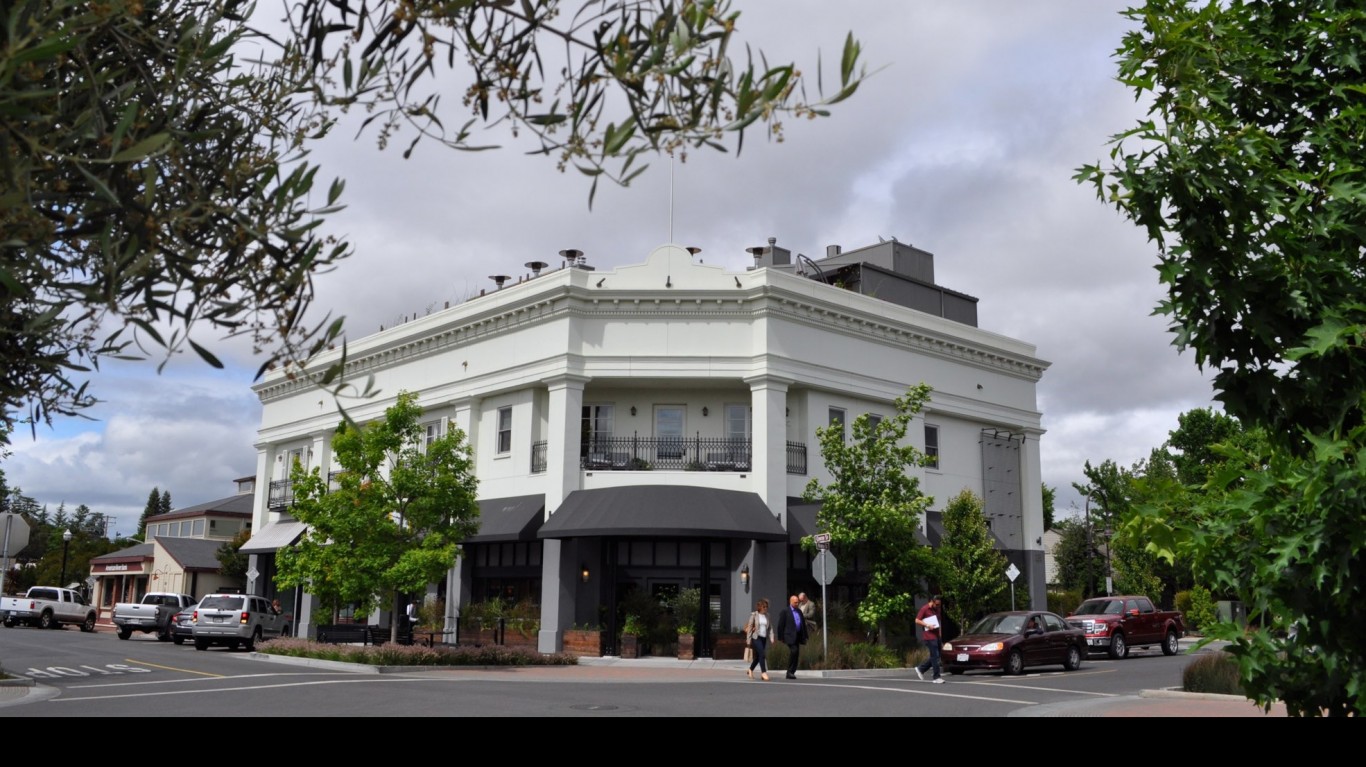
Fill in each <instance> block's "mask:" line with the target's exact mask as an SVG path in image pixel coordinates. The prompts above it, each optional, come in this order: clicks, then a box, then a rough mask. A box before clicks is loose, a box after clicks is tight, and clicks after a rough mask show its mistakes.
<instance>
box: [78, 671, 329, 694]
mask: <svg viewBox="0 0 1366 767" xmlns="http://www.w3.org/2000/svg"><path fill="white" fill-rule="evenodd" d="M323 675H324V674H323V672H318V673H309V672H304V671H300V672H298V673H292V674H239V675H235V676H226V675H223V674H205V676H211V677H213V678H215V679H275V678H278V677H282V676H323ZM194 681H198V680H196V679H154V680H153V679H149V680H147V681H146V682H106V683H104V684H73V685H70V686H68V687H66V688H64V689H67V690H90V689H95V690H102V689H107V688H110V687H147V686H148V685H165V684H185V683H186V682H194Z"/></svg>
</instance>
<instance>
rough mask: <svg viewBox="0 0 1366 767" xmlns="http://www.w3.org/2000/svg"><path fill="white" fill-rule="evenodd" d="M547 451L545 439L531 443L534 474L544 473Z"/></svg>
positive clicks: (532, 470) (532, 471)
mask: <svg viewBox="0 0 1366 767" xmlns="http://www.w3.org/2000/svg"><path fill="white" fill-rule="evenodd" d="M545 451H546V443H545V442H544V441H541V442H532V443H531V473H532V474H543V473H544V472H545V468H546V466H545Z"/></svg>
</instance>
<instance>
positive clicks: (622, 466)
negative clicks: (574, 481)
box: [533, 435, 806, 474]
mask: <svg viewBox="0 0 1366 767" xmlns="http://www.w3.org/2000/svg"><path fill="white" fill-rule="evenodd" d="M579 468H581V469H584V470H585V471H733V472H734V471H738V472H748V471H752V470H753V452H752V447H751V443H750V440H748V439H734V438H729V437H703V436H701V435H697V436H694V437H641V436H638V435H637V436H630V437H601V438H595V439H592V440H587V441H584V442H583V443H582V444H580V446H579ZM533 471H534V468H533ZM787 473H788V474H805V473H806V445H803V444H801V443H798V442H788V443H787Z"/></svg>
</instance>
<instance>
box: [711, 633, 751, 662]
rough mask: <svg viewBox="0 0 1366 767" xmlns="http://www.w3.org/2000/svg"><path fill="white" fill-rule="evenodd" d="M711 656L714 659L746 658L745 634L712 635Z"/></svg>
mask: <svg viewBox="0 0 1366 767" xmlns="http://www.w3.org/2000/svg"><path fill="white" fill-rule="evenodd" d="M711 657H712V659H714V660H742V659H744V657H745V635H744V634H717V635H716V636H714V637H712V647H711Z"/></svg>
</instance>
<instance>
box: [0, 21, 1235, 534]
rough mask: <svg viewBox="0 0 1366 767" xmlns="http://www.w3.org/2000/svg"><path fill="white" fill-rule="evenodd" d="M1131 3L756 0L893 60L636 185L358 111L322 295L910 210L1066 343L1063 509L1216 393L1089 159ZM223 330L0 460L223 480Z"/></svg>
mask: <svg viewBox="0 0 1366 767" xmlns="http://www.w3.org/2000/svg"><path fill="white" fill-rule="evenodd" d="M1124 7H1125V4H1122V3H1109V2H1093V1H1092V0H1087V1H1086V2H1082V1H1081V0H1071V1H1070V2H1057V3H1046V4H1037V3H1035V4H1020V3H991V4H964V3H934V4H931V3H907V2H903V1H900V0H898V1H893V0H884V1H882V2H860V3H829V2H814V1H810V2H808V1H806V0H802V1H800V2H797V1H792V0H789V1H788V2H783V3H756V4H744V5H743V6H742V7H741V8H740V10H741V11H742V16H741V24H740V29H741V31H742V33H744V34H746V35H748V39H749V40H750V41H752V42H753V43H754V44H755V45H756V46H757V47H762V48H763V49H764V50H765V51H766V52H767V53H768V54H769V61H779V60H787V59H795V60H796V62H797V64H798V65H799V68H801V69H803V71H805V72H807V73H808V74H811V73H814V71H815V63H816V59H815V51H816V49H817V47H819V48H820V49H821V52H822V54H823V59H824V63H825V65H826V66H825V83H826V86H827V88H829V87H830V86H831V85H832V84H833V83H834V79H833V74H834V72H835V70H834V69H833V66H834V65H836V64H837V62H838V54H839V49H840V45H841V44H842V43H843V40H844V36H845V33H846V32H847V31H848V30H853V31H854V33H855V35H856V36H857V37H859V38H860V39H861V41H862V42H863V49H864V54H865V56H866V59H867V62H868V64H869V66H870V67H871V68H877V67H884V68H882V69H881V71H879V72H878V73H877V74H876V75H875V76H874V77H872V78H871V79H870V80H868V82H867V83H865V85H864V86H863V87H862V88H861V89H860V91H859V93H858V94H857V95H856V96H855V97H854V98H852V99H851V100H849V101H847V102H845V103H843V104H840V105H837V106H836V107H834V108H833V110H832V111H833V116H832V117H831V118H829V119H825V120H818V121H815V122H806V121H797V120H789V121H788V124H787V125H786V126H785V140H784V141H783V142H782V143H777V142H773V141H769V140H767V139H765V137H764V136H763V134H762V132H761V131H751V132H750V133H749V134H748V135H747V136H746V139H745V145H744V148H743V151H742V152H740V153H739V155H738V156H736V154H735V153H734V152H732V153H729V154H719V153H715V152H710V151H705V150H699V151H693V152H690V153H689V154H688V157H687V159H686V161H683V160H682V159H681V158H680V159H678V160H675V161H673V162H672V173H671V162H670V160H669V159H668V158H664V157H661V158H655V159H654V160H653V161H652V163H651V169H650V170H649V171H648V172H647V173H646V174H645V175H644V176H642V177H640V178H638V179H637V180H636V182H634V183H633V184H632V186H631V188H629V189H620V188H616V187H613V186H610V185H607V186H602V187H600V188H599V190H598V193H597V197H596V200H595V202H594V205H593V209H592V210H591V212H590V210H589V209H588V204H587V202H588V181H587V179H586V178H585V177H583V176H581V175H580V174H578V173H577V172H574V171H569V172H567V173H559V172H557V171H556V170H555V167H554V160H553V159H550V158H546V157H539V156H528V155H526V154H524V152H525V151H526V150H527V149H530V148H532V147H531V145H529V144H528V143H527V142H526V141H524V140H523V141H515V140H511V139H509V138H508V137H507V136H506V135H505V134H502V133H494V134H492V135H491V136H490V137H489V138H490V140H493V141H498V142H500V143H503V144H505V145H506V146H505V148H504V149H503V150H500V151H492V152H482V153H460V152H453V151H450V150H446V149H443V148H441V147H439V146H437V145H436V144H432V143H424V144H421V145H419V147H418V149H417V150H416V151H415V152H414V154H413V157H412V159H410V160H407V161H405V160H403V159H402V157H401V149H400V148H397V147H401V146H405V145H406V143H407V140H406V138H404V137H400V139H398V140H397V141H395V142H394V146H395V147H396V148H391V149H389V150H387V151H385V152H379V151H377V150H376V149H375V146H374V141H373V136H365V137H362V138H360V139H354V138H353V135H354V130H355V124H354V123H351V124H348V125H346V126H343V127H341V128H340V129H339V130H338V131H337V132H336V133H334V134H333V135H332V136H330V137H329V138H328V140H327V141H325V142H324V143H323V144H322V145H320V146H319V147H318V148H317V150H316V152H315V154H314V156H313V158H312V159H313V160H315V161H317V162H320V163H321V164H322V165H323V169H322V172H321V174H320V176H322V177H328V178H330V177H331V176H333V175H340V176H343V177H345V178H346V180H347V189H346V194H345V196H344V198H343V202H344V203H345V204H346V205H347V206H348V207H347V210H346V211H345V212H344V213H342V214H341V215H339V216H337V217H336V218H335V220H334V221H332V222H331V229H332V231H335V232H336V233H338V234H340V235H343V236H345V237H347V238H349V239H350V240H351V241H352V242H353V243H354V244H355V246H356V251H357V253H356V256H355V258H354V259H352V260H350V261H349V262H346V263H343V264H342V265H341V267H340V268H339V269H338V270H336V271H335V272H334V273H331V274H326V275H322V276H320V277H319V279H318V281H317V285H318V291H319V301H318V303H317V306H316V307H315V308H316V309H317V311H316V313H315V315H314V316H315V318H320V317H321V316H322V315H323V314H324V313H326V312H327V311H332V312H334V313H337V314H344V315H346V316H347V318H348V321H347V327H348V328H349V333H350V335H351V336H352V337H359V336H363V335H368V334H369V333H372V332H374V331H375V330H377V329H378V328H379V327H380V326H381V325H384V326H390V325H392V324H394V323H395V322H397V321H401V320H402V319H403V318H404V317H411V316H413V315H414V314H423V313H426V312H427V311H428V310H429V309H437V308H440V307H441V306H444V305H445V302H447V301H449V302H450V303H452V304H454V303H458V302H460V301H462V300H464V299H466V298H468V297H470V296H472V295H477V294H478V292H479V291H480V290H481V289H491V288H492V287H493V283H492V282H491V281H490V280H489V279H488V277H489V275H493V274H509V275H513V276H517V275H521V274H525V273H527V271H528V270H527V269H526V268H525V267H524V266H523V264H525V263H526V262H528V261H532V260H541V261H547V262H551V263H552V264H554V265H556V266H558V265H559V261H560V258H559V256H558V251H560V250H561V249H564V248H577V249H580V250H582V251H584V252H585V253H586V254H587V256H588V259H589V262H590V263H591V264H596V265H598V266H600V267H603V268H611V267H614V266H618V265H622V264H627V263H636V262H639V261H640V260H642V259H643V257H644V256H645V254H646V253H648V252H649V251H650V250H651V249H652V248H654V247H655V246H657V245H660V244H662V243H664V242H666V241H667V240H669V239H670V228H671V226H672V232H673V236H672V239H673V240H674V241H676V242H679V243H681V244H687V245H694V246H698V247H701V248H702V249H703V252H702V258H703V260H704V261H706V262H707V263H711V264H721V265H725V266H728V267H731V268H735V269H741V268H744V267H745V266H747V265H749V264H750V263H751V261H750V258H749V256H748V254H746V253H745V252H744V249H745V248H746V247H748V246H751V245H758V244H762V243H763V242H764V241H765V240H766V239H767V238H768V237H770V236H774V237H777V238H778V241H779V243H780V244H781V245H784V246H785V247H789V248H792V249H793V250H795V251H798V252H803V253H806V254H808V255H813V256H815V255H820V254H822V253H823V252H824V248H825V246H826V245H829V244H841V245H843V246H845V247H846V248H852V247H857V246H860V245H864V244H868V243H871V242H876V240H877V237H878V236H883V237H891V236H895V237H897V238H898V239H900V240H901V241H903V242H911V243H914V244H915V245H917V246H919V247H922V248H925V249H926V250H929V251H931V252H933V253H935V254H936V272H937V277H938V281H939V282H940V283H942V284H944V285H947V286H948V287H951V288H953V289H955V290H959V291H962V292H964V293H968V294H970V295H973V296H976V297H978V298H979V299H980V301H981V303H980V306H979V314H980V318H981V325H982V327H984V328H985V329H987V330H991V331H994V332H998V333H1002V334H1005V335H1010V336H1014V337H1018V338H1021V339H1023V340H1026V341H1028V342H1030V343H1033V344H1035V345H1036V346H1037V348H1038V352H1039V356H1041V357H1043V358H1044V359H1047V360H1049V361H1051V362H1052V367H1051V368H1050V369H1049V370H1048V371H1047V373H1046V374H1045V375H1044V378H1043V380H1042V382H1041V384H1040V386H1039V405H1040V408H1041V410H1042V411H1043V413H1044V423H1045V426H1046V428H1047V429H1048V430H1049V431H1048V433H1047V434H1046V435H1045V436H1044V439H1043V442H1042V444H1041V452H1042V456H1043V471H1044V481H1045V482H1046V483H1048V484H1050V485H1052V486H1055V487H1057V488H1059V505H1060V507H1061V508H1062V509H1064V510H1065V509H1066V508H1067V507H1068V505H1069V504H1070V503H1073V502H1076V501H1077V500H1078V499H1077V497H1076V496H1075V494H1074V493H1072V492H1071V490H1070V485H1071V483H1072V482H1073V481H1079V480H1081V479H1082V476H1081V467H1082V464H1083V462H1084V461H1086V460H1087V459H1090V460H1091V461H1092V462H1093V463H1095V462H1099V461H1101V460H1104V459H1106V458H1112V459H1114V460H1116V461H1118V462H1119V463H1121V464H1123V465H1129V464H1131V463H1132V462H1134V461H1136V460H1140V459H1142V458H1144V457H1146V455H1147V453H1148V451H1149V450H1150V449H1151V448H1152V447H1155V446H1157V445H1159V444H1161V442H1162V441H1163V440H1165V439H1166V436H1167V432H1168V431H1170V430H1171V429H1173V428H1175V426H1176V416H1177V414H1179V413H1180V412H1182V411H1184V410H1187V409H1190V408H1193V407H1202V406H1207V405H1208V404H1209V403H1210V388H1209V384H1208V380H1207V377H1206V376H1203V375H1201V373H1200V372H1199V371H1198V370H1197V369H1196V368H1195V365H1194V364H1193V361H1192V360H1191V359H1190V357H1189V355H1185V356H1180V355H1178V354H1177V352H1176V350H1175V349H1174V348H1173V347H1172V346H1171V337H1170V334H1169V333H1168V332H1167V330H1166V323H1165V322H1164V321H1163V320H1162V319H1161V318H1158V317H1152V316H1150V314H1151V312H1152V308H1153V306H1154V305H1155V304H1156V302H1157V300H1158V299H1159V297H1160V295H1161V291H1160V287H1159V286H1158V284H1157V281H1156V274H1155V272H1154V271H1153V269H1152V266H1153V264H1154V263H1155V256H1154V249H1153V247H1152V246H1151V245H1150V244H1149V243H1147V242H1146V241H1145V238H1144V236H1143V233H1142V232H1140V231H1139V230H1137V229H1136V228H1135V227H1133V226H1132V225H1130V224H1128V223H1126V222H1124V221H1123V220H1121V219H1120V218H1119V217H1118V215H1117V214H1116V213H1115V212H1114V211H1113V210H1112V209H1111V208H1109V207H1107V206H1105V205H1104V204H1102V203H1101V202H1099V201H1097V200H1096V198H1095V195H1094V192H1093V191H1092V190H1091V189H1089V188H1086V187H1082V186H1079V185H1077V184H1076V183H1075V182H1074V181H1073V180H1072V175H1073V174H1074V173H1075V171H1076V168H1077V167H1079V166H1081V165H1083V164H1086V163H1091V162H1096V161H1098V160H1099V159H1101V158H1103V157H1104V156H1105V155H1106V153H1107V151H1108V148H1107V147H1106V145H1105V142H1106V140H1107V139H1108V137H1109V136H1110V135H1112V134H1114V133H1118V132H1120V131H1122V130H1124V129H1126V128H1127V127H1129V126H1130V125H1132V124H1133V123H1134V122H1135V121H1136V120H1137V119H1138V118H1140V117H1141V116H1142V105H1140V104H1135V103H1134V100H1133V97H1132V95H1131V94H1130V93H1129V92H1128V91H1127V90H1126V89H1125V88H1124V87H1123V86H1121V85H1120V84H1118V83H1116V82H1115V81H1114V62H1113V60H1112V58H1111V54H1112V52H1113V51H1114V50H1115V48H1116V47H1117V46H1118V45H1119V42H1120V38H1121V35H1122V34H1123V32H1124V31H1125V29H1126V22H1125V21H1124V20H1123V19H1122V18H1121V17H1120V16H1119V11H1120V10H1122V9H1123V8H1124ZM447 101H448V102H449V103H451V104H454V103H455V101H456V99H453V98H450V97H449V95H448V98H447ZM459 117H460V116H459V115H454V114H453V115H452V116H450V117H449V118H448V122H455V121H457V118H459ZM732 148H733V146H732ZM319 202H320V201H319ZM226 348H227V354H226V355H225V358H227V359H231V360H232V361H233V362H234V363H235V365H237V366H239V367H237V368H235V369H234V370H233V371H231V372H229V373H228V374H225V375H223V376H211V375H209V374H207V373H206V372H205V371H203V370H200V369H199V368H198V367H195V366H193V365H192V364H182V362H181V361H177V364H176V365H175V366H173V370H175V371H176V372H175V376H176V377H174V378H171V377H169V376H163V377H162V378H155V377H151V376H148V375H147V374H146V372H145V371H144V372H143V374H142V375H141V376H139V377H130V378H128V379H127V381H126V382H125V381H123V380H119V381H117V382H115V381H114V380H113V379H111V378H109V377H106V376H105V375H104V374H103V373H101V374H100V375H99V376H98V377H97V379H96V384H95V385H96V387H97V388H98V390H99V392H100V393H101V394H103V395H106V396H107V398H108V399H109V400H110V402H109V403H108V405H107V406H105V407H102V408H101V410H100V413H101V417H102V418H104V419H105V421H104V422H103V423H104V428H103V430H102V431H97V432H95V433H93V435H86V436H81V435H79V434H78V432H77V427H76V426H73V425H71V424H65V425H63V427H62V429H61V431H60V433H59V434H58V435H51V436H48V437H42V436H40V440H39V443H38V444H37V445H30V446H28V447H24V446H19V447H20V449H19V450H16V455H15V457H14V458H13V459H11V461H9V462H7V463H6V464H5V467H4V468H5V470H6V472H7V474H8V476H9V478H10V481H11V484H17V485H20V486H22V487H23V488H24V489H25V491H27V492H30V494H34V495H35V496H36V497H40V500H45V501H48V502H53V503H55V501H57V500H58V499H60V498H67V499H68V502H69V503H71V502H85V503H88V504H91V505H92V506H94V505H95V503H93V502H92V500H94V499H99V501H98V502H100V503H107V504H109V505H110V507H111V508H112V507H125V508H126V507H131V508H133V509H134V511H135V513H136V512H140V511H141V507H142V504H143V502H144V500H145V498H146V494H147V491H148V490H149V489H150V488H151V486H152V485H154V484H155V485H158V486H163V487H168V488H169V489H170V490H171V492H172V495H173V497H174V498H175V500H176V502H177V504H182V503H184V504H188V503H193V502H199V501H203V500H210V499H212V498H217V497H220V496H222V495H226V494H227V493H228V492H230V491H231V486H230V480H231V479H232V478H233V477H235V476H240V475H242V474H247V473H251V472H252V471H253V469H254V455H255V454H254V450H253V449H252V448H251V444H252V440H253V438H254V430H255V427H256V425H257V420H258V418H259V407H258V406H257V405H256V403H255V398H254V397H253V396H252V395H251V393H250V391H249V390H248V386H249V384H250V382H251V374H252V373H254V371H255V364H259V363H254V362H253V361H252V360H251V359H249V357H248V354H247V349H246V348H245V347H244V346H242V345H229V346H228V347H226ZM215 349H216V350H219V347H217V346H216V347H215ZM181 376H186V377H185V378H182V377H181ZM187 380H188V381H190V383H189V385H186V383H185V382H186V381H187ZM114 392H117V396H115V393H114ZM22 440H23V438H22V437H21V438H20V440H17V442H18V441H22ZM39 446H41V450H40V449H39ZM43 451H48V452H46V453H44V455H46V456H47V458H46V459H44V460H39V459H38V456H37V454H38V453H40V452H43ZM63 483H65V484H63ZM40 487H41V488H43V493H44V494H43V495H41V496H38V495H37V493H36V492H35V490H36V489H37V488H40ZM82 493H83V494H82ZM78 494H80V495H79V497H78Z"/></svg>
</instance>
